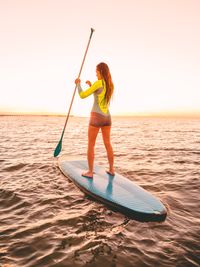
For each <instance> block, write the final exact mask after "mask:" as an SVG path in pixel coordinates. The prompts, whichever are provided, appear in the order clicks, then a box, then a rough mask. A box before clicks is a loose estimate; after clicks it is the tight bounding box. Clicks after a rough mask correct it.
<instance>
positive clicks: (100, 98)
mask: <svg viewBox="0 0 200 267" xmlns="http://www.w3.org/2000/svg"><path fill="white" fill-rule="evenodd" d="M77 87H78V93H79V95H80V97H81V98H86V97H88V96H90V95H91V94H93V95H94V103H93V107H92V110H91V111H92V112H97V113H100V114H102V115H104V116H109V115H110V112H109V109H108V104H107V103H106V101H105V93H106V83H105V81H104V80H97V81H96V82H95V83H93V84H92V86H91V87H89V88H88V89H87V90H85V91H83V89H82V88H81V85H80V83H79V84H78V86H77Z"/></svg>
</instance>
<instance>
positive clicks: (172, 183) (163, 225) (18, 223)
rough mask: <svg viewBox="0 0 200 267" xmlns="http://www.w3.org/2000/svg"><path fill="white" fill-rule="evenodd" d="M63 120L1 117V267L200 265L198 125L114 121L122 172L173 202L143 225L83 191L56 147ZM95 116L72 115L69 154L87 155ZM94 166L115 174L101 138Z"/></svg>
mask: <svg viewBox="0 0 200 267" xmlns="http://www.w3.org/2000/svg"><path fill="white" fill-rule="evenodd" d="M64 122H65V118H64V117H45V116H43V117H42V116H2V117H0V266H1V267H18V266H19V267H28V266H34V267H44V266H45V267H46V266H47V267H53V266H54V267H64V266H65V267H66V266H75V267H76V266H88V267H89V266H105V267H106V266H112V267H114V266H116V267H118V266H127V267H128V266H136V267H140V266H167V267H168V266H170V267H171V266H180V267H187V266H200V215H199V214H200V120H198V119H175V118H173V119H167V118H113V127H112V137H111V138H112V144H113V148H114V153H115V167H116V171H117V172H119V173H121V174H122V175H124V176H126V177H127V178H128V179H130V180H132V181H134V182H136V183H137V184H139V185H140V186H142V187H143V188H145V189H146V190H148V191H149V192H151V193H152V194H153V195H155V196H156V197H158V198H159V199H160V200H161V201H162V202H163V203H164V205H165V206H166V208H167V211H168V214H167V218H166V220H165V221H163V222H139V221H137V220H133V219H130V218H128V217H126V216H124V215H123V214H121V213H118V212H114V211H111V210H110V209H108V208H107V207H105V206H104V205H103V204H101V203H98V202H95V201H93V200H91V199H90V198H88V197H87V196H85V195H84V193H82V192H81V191H80V190H79V189H78V188H77V187H76V186H75V185H74V184H73V183H72V182H70V181H69V180H68V179H67V178H66V177H65V176H63V175H62V174H61V172H60V171H59V169H58V163H57V159H55V158H53V151H54V149H55V147H56V145H57V143H58V141H59V139H60V135H61V132H62V128H63V125H64ZM87 124H88V118H76V117H71V118H70V119H69V122H68V125H67V128H66V131H65V136H64V140H63V150H62V155H66V156H68V157H69V159H72V158H76V159H82V158H86V149H87ZM95 152H96V159H95V162H96V163H98V164H100V165H102V166H105V169H107V159H106V153H105V149H104V146H103V142H102V137H101V133H100V134H99V136H98V138H97V143H96V150H95Z"/></svg>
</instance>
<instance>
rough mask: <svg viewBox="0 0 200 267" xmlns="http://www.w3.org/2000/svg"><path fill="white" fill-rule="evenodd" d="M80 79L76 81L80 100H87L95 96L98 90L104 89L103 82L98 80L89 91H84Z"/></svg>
mask: <svg viewBox="0 0 200 267" xmlns="http://www.w3.org/2000/svg"><path fill="white" fill-rule="evenodd" d="M80 82H81V81H80V79H76V80H75V83H76V84H77V87H78V93H79V95H80V98H86V97H88V96H90V95H91V94H93V93H94V92H95V91H96V90H98V89H100V88H102V81H101V80H98V81H96V82H95V83H93V84H92V85H91V86H90V87H89V88H88V89H87V90H85V91H83V89H82V87H81V83H80Z"/></svg>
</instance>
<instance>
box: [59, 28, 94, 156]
mask: <svg viewBox="0 0 200 267" xmlns="http://www.w3.org/2000/svg"><path fill="white" fill-rule="evenodd" d="M93 32H94V29H93V28H91V33H90V37H89V40H88V44H87V47H86V51H85V54H84V57H83V61H82V64H81V68H80V71H79V74H78V78H80V76H81V71H82V68H83V65H84V62H85V58H86V55H87V51H88V48H89V45H90V41H91V38H92V34H93ZM76 88H77V85H76V86H75V89H74V93H73V96H72V100H71V104H70V107H69V110H68V114H67V118H66V121H65V125H64V128H63V131H62V134H61V138H60V141H59V142H58V144H57V147H56V149H55V150H54V157H57V156H58V155H59V154H60V151H61V150H62V139H63V136H64V132H65V128H66V126H67V122H68V119H69V114H70V111H71V107H72V104H73V101H74V96H75V93H76Z"/></svg>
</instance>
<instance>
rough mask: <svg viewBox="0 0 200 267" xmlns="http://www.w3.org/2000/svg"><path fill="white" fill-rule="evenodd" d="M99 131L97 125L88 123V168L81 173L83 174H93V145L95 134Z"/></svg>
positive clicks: (90, 175)
mask: <svg viewBox="0 0 200 267" xmlns="http://www.w3.org/2000/svg"><path fill="white" fill-rule="evenodd" d="M98 132H99V128H98V127H94V126H91V125H89V127H88V150H87V159H88V168H89V170H88V171H87V172H85V173H83V175H84V176H89V177H92V176H93V168H94V147H95V142H96V138H97V134H98Z"/></svg>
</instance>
